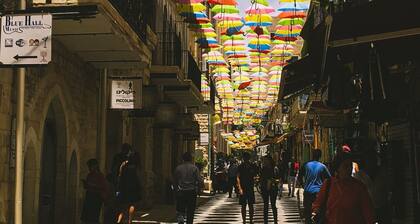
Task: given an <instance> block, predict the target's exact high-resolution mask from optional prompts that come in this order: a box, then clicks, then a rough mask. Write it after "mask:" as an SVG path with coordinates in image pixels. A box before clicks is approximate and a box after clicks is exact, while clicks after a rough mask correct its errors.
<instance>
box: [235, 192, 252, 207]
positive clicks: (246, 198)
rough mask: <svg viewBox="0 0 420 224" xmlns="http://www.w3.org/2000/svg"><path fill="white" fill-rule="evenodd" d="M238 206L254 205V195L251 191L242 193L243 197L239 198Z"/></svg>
mask: <svg viewBox="0 0 420 224" xmlns="http://www.w3.org/2000/svg"><path fill="white" fill-rule="evenodd" d="M239 204H240V205H247V204H248V205H253V204H255V194H254V191H253V190H250V191H244V193H243V195H240V196H239Z"/></svg>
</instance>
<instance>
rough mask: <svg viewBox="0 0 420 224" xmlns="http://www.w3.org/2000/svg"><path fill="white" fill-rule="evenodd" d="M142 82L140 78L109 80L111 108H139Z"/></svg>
mask: <svg viewBox="0 0 420 224" xmlns="http://www.w3.org/2000/svg"><path fill="white" fill-rule="evenodd" d="M142 84H143V83H142V79H141V78H120V79H113V80H112V81H111V109H121V110H134V109H141V106H142V98H141V97H142V94H141V92H142Z"/></svg>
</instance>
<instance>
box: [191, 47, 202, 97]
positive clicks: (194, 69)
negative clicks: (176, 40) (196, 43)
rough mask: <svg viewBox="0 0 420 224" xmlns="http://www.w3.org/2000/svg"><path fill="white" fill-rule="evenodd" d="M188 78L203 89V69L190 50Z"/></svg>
mask: <svg viewBox="0 0 420 224" xmlns="http://www.w3.org/2000/svg"><path fill="white" fill-rule="evenodd" d="M188 79H191V81H192V82H193V83H194V85H195V86H196V87H197V88H198V89H199V90H200V91H201V70H200V68H199V67H198V65H197V62H196V61H195V59H194V57H193V56H192V55H191V53H189V52H188Z"/></svg>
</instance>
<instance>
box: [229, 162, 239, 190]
mask: <svg viewBox="0 0 420 224" xmlns="http://www.w3.org/2000/svg"><path fill="white" fill-rule="evenodd" d="M237 175H238V164H237V163H236V160H235V159H232V160H231V161H230V164H229V168H228V178H229V181H228V184H229V186H228V190H229V198H231V197H232V191H233V189H235V193H236V196H238V195H239V194H238V187H237V184H236V176H237Z"/></svg>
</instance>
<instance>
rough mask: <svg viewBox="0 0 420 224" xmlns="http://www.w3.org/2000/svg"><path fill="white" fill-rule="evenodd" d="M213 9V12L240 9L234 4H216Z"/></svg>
mask: <svg viewBox="0 0 420 224" xmlns="http://www.w3.org/2000/svg"><path fill="white" fill-rule="evenodd" d="M211 11H212V12H213V13H239V9H238V8H237V7H236V6H233V5H215V6H214V7H213V8H212V9H211Z"/></svg>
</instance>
